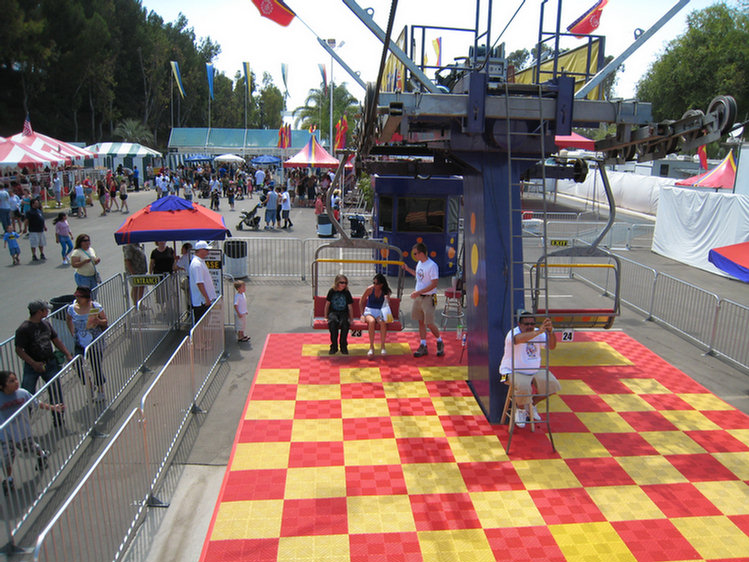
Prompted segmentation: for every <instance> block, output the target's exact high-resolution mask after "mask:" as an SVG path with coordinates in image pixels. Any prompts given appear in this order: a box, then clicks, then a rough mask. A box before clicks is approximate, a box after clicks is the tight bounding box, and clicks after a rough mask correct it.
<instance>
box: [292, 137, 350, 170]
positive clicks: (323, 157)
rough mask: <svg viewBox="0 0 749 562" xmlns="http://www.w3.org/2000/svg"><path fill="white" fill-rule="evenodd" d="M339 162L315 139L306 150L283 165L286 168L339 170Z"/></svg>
mask: <svg viewBox="0 0 749 562" xmlns="http://www.w3.org/2000/svg"><path fill="white" fill-rule="evenodd" d="M338 164H339V162H338V160H337V159H336V158H333V157H332V156H331V155H330V154H329V153H328V151H327V150H325V149H324V148H323V147H322V146H321V145H320V143H319V142H317V139H316V138H315V137H310V139H309V141H308V142H307V144H306V145H304V148H303V149H302V150H300V151H299V152H298V153H297V154H295V155H294V156H292V157H291V158H289V159H288V160H286V162H284V163H283V167H284V168H337V167H338Z"/></svg>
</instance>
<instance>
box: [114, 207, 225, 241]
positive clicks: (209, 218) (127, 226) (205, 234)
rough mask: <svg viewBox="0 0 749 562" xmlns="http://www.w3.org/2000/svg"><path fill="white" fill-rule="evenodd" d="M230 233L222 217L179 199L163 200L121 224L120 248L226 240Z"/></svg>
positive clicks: (117, 233) (117, 236)
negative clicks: (152, 243) (131, 245)
mask: <svg viewBox="0 0 749 562" xmlns="http://www.w3.org/2000/svg"><path fill="white" fill-rule="evenodd" d="M227 235H229V236H231V232H229V229H227V228H226V223H225V222H224V219H223V217H222V216H221V215H219V214H218V213H216V212H214V211H211V210H210V209H206V208H205V207H203V206H202V205H198V204H197V203H193V202H192V201H187V200H186V199H182V198H181V197H177V196H176V195H168V196H167V197H162V198H161V199H158V200H157V201H155V202H154V203H151V204H150V205H146V206H145V207H143V208H142V209H141V210H140V211H138V212H136V213H133V214H132V215H131V216H130V217H128V218H127V219H126V220H125V222H123V223H122V225H121V226H120V228H119V229H117V232H115V233H114V239H115V241H116V242H117V243H118V244H131V243H136V242H158V241H159V240H166V241H169V240H223V239H224V238H226V236H227Z"/></svg>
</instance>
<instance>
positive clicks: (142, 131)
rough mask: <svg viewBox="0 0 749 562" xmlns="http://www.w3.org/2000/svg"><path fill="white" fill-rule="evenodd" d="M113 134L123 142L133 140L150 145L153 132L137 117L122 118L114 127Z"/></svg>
mask: <svg viewBox="0 0 749 562" xmlns="http://www.w3.org/2000/svg"><path fill="white" fill-rule="evenodd" d="M114 136H115V137H117V138H118V139H120V140H122V141H124V142H135V143H138V144H144V145H147V146H150V145H152V144H153V142H154V137H153V133H152V132H151V131H149V130H148V128H147V127H146V126H145V125H144V124H143V122H142V121H138V120H137V119H123V120H122V121H120V123H119V124H118V125H117V127H115V129H114Z"/></svg>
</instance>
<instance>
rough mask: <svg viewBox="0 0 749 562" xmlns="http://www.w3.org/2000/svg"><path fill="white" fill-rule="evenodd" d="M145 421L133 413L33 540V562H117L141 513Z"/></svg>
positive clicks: (145, 479) (144, 485)
mask: <svg viewBox="0 0 749 562" xmlns="http://www.w3.org/2000/svg"><path fill="white" fill-rule="evenodd" d="M144 448H145V442H144V435H143V420H142V414H141V411H140V410H139V409H134V410H133V411H132V412H131V413H130V415H129V416H128V417H127V418H126V419H125V421H124V422H123V424H122V425H121V426H120V428H119V429H118V430H117V432H116V433H115V435H114V436H113V438H112V440H111V441H110V442H109V443H108V445H107V446H106V447H105V449H104V451H103V452H102V453H101V455H100V456H99V457H98V458H97V459H96V461H94V463H93V466H91V468H90V469H89V470H88V472H87V473H86V474H85V476H84V477H83V479H82V480H81V481H80V483H79V484H78V486H76V488H75V489H74V490H73V492H72V493H71V494H70V495H69V496H68V498H67V500H66V501H65V503H64V504H63V506H62V507H61V508H60V509H59V510H58V511H57V513H55V515H54V516H53V518H52V519H51V521H50V522H49V523H48V524H47V526H46V527H45V528H44V530H43V531H42V532H41V534H40V535H39V537H38V538H37V541H36V545H35V548H34V553H33V554H34V561H35V562H39V561H41V562H47V561H49V562H66V561H70V562H102V561H107V560H117V559H118V558H119V557H120V556H121V555H122V553H123V551H124V547H125V545H126V544H127V543H128V542H129V540H130V538H131V536H132V534H133V533H134V531H135V529H136V526H135V522H136V521H138V520H139V519H140V517H141V516H142V515H143V514H144V513H145V509H146V501H145V499H146V497H145V494H146V492H147V491H148V475H147V471H146V468H147V467H146V464H145V462H144V455H143V451H144Z"/></svg>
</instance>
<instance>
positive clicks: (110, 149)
mask: <svg viewBox="0 0 749 562" xmlns="http://www.w3.org/2000/svg"><path fill="white" fill-rule="evenodd" d="M86 150H90V151H91V152H94V153H96V154H97V155H99V156H114V157H118V158H126V157H130V158H144V157H146V156H153V157H156V158H161V156H162V154H161V152H158V151H156V150H154V149H153V148H148V147H147V146H143V145H142V144H137V143H134V142H100V143H97V144H92V145H91V146H87V147H86Z"/></svg>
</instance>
